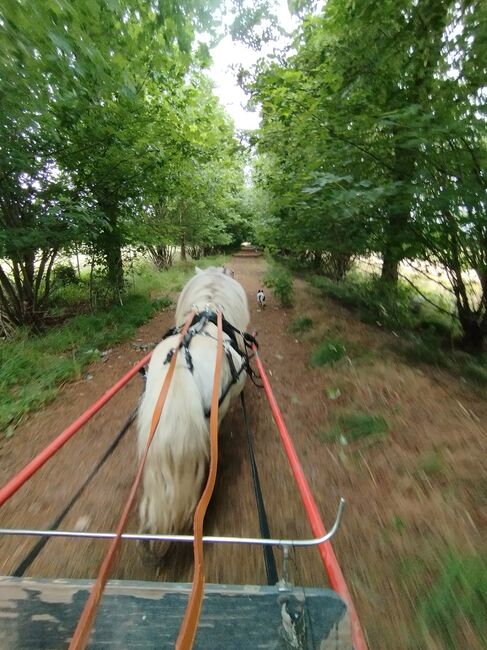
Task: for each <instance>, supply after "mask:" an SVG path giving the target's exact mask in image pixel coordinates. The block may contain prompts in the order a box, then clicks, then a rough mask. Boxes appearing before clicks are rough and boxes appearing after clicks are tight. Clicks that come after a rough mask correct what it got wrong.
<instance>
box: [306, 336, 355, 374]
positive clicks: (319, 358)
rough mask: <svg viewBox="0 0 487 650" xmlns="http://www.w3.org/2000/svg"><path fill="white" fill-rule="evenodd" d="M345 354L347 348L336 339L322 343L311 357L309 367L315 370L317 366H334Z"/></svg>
mask: <svg viewBox="0 0 487 650" xmlns="http://www.w3.org/2000/svg"><path fill="white" fill-rule="evenodd" d="M346 354H347V348H346V347H345V344H344V342H343V341H341V340H338V339H329V340H327V341H322V343H320V344H319V345H318V347H317V348H316V349H315V350H314V351H313V353H312V355H311V359H310V366H311V367H312V368H317V367H319V366H326V365H335V364H336V363H338V362H339V361H341V360H342V359H343V358H344V357H345V356H346Z"/></svg>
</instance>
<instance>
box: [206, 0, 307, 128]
mask: <svg viewBox="0 0 487 650" xmlns="http://www.w3.org/2000/svg"><path fill="white" fill-rule="evenodd" d="M276 4H277V15H278V19H279V23H280V25H281V26H282V27H283V28H284V29H286V30H287V31H288V32H291V31H292V30H293V29H295V28H296V27H297V25H298V24H299V20H298V19H297V18H296V17H294V16H291V14H290V13H289V10H288V7H287V0H278V2H277V3H276ZM288 42H289V39H288V38H285V37H281V38H279V39H278V40H276V41H272V42H270V43H267V44H266V45H264V46H263V48H262V49H261V50H260V51H257V52H256V51H255V50H252V49H251V48H249V47H247V46H246V45H244V44H243V43H237V42H234V41H232V38H231V36H226V37H225V38H224V39H223V40H221V41H220V43H218V45H217V46H216V47H215V48H213V49H212V50H211V56H212V58H213V65H212V66H211V68H210V69H209V70H208V74H209V76H210V77H211V79H213V81H214V83H215V93H216V95H217V96H218V97H219V98H220V101H221V103H222V104H223V106H224V107H225V109H226V110H227V112H228V113H229V114H230V116H231V117H232V118H233V121H234V122H235V127H236V128H237V129H238V130H242V129H257V128H258V127H259V123H260V115H259V113H258V112H257V111H247V110H246V108H245V106H246V104H247V100H248V98H247V96H246V95H245V93H244V92H243V90H242V89H241V88H240V87H239V86H238V84H237V81H236V74H237V69H238V67H240V66H243V67H244V68H246V69H249V68H251V67H252V66H253V65H255V63H257V61H258V60H259V59H260V58H262V57H264V56H266V55H268V54H270V53H272V51H273V50H274V49H281V48H282V47H284V46H285V45H286V44H287V43H288ZM232 66H233V68H234V69H232Z"/></svg>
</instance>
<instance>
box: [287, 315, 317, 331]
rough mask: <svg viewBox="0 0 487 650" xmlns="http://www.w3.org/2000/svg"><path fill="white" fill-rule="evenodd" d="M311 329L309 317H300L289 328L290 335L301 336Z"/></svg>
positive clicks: (311, 324)
mask: <svg viewBox="0 0 487 650" xmlns="http://www.w3.org/2000/svg"><path fill="white" fill-rule="evenodd" d="M312 327H313V321H312V319H311V318H310V317H309V316H302V317H301V318H296V319H295V320H293V322H292V323H291V325H290V326H289V331H290V332H291V334H302V333H303V332H308V331H309V330H310V329H311V328H312Z"/></svg>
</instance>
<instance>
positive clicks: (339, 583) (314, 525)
mask: <svg viewBox="0 0 487 650" xmlns="http://www.w3.org/2000/svg"><path fill="white" fill-rule="evenodd" d="M253 351H254V354H255V357H254V358H255V362H256V364H257V368H258V370H259V375H260V379H261V380H262V383H263V385H264V390H265V393H266V395H267V399H268V401H269V405H270V407H271V410H272V415H273V417H274V421H275V423H276V425H277V428H278V430H279V435H280V436H281V441H282V444H283V447H284V450H285V452H286V456H287V458H288V461H289V464H290V466H291V470H292V472H293V474H294V479H295V481H296V485H297V486H298V490H299V493H300V495H301V499H302V501H303V505H304V507H305V510H306V515H307V517H308V521H309V523H310V525H311V530H312V531H313V535H314V536H315V537H323V535H325V534H326V529H325V526H324V524H323V522H322V520H321V516H320V513H319V510H318V506H317V505H316V501H315V500H314V497H313V493H312V492H311V489H310V487H309V483H308V480H307V478H306V476H305V474H304V472H303V468H302V466H301V461H300V460H299V457H298V455H297V453H296V449H295V448H294V444H293V442H292V440H291V437H290V435H289V432H288V430H287V427H286V423H285V422H284V418H283V417H282V413H281V410H280V408H279V405H278V404H277V401H276V398H275V397H274V393H273V392H272V388H271V385H270V383H269V380H268V378H267V375H266V372H265V370H264V366H263V365H262V362H261V360H260V358H259V355H258V353H257V348H256V347H255V345H254V346H253ZM318 551H319V553H320V555H321V559H322V562H323V566H324V567H325V571H326V573H327V574H328V578H329V580H330V585H331V587H332V589H334V590H335V591H336V592H337V593H338V594H340V596H341V597H342V598H343V600H344V601H345V602H346V604H347V606H348V611H349V614H350V624H351V628H352V642H353V647H354V650H367V643H366V641H365V636H364V633H363V630H362V627H361V625H360V621H359V618H358V615H357V611H356V609H355V607H354V604H353V601H352V597H351V596H350V592H349V590H348V587H347V583H346V582H345V578H344V577H343V573H342V570H341V569H340V566H339V564H338V561H337V559H336V555H335V552H334V551H333V547H332V545H331V543H330V542H323V543H322V544H320V545H319V546H318Z"/></svg>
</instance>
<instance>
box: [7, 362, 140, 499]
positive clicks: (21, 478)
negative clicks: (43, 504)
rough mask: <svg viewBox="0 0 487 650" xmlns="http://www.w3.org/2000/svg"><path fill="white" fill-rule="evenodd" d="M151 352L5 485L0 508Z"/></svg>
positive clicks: (136, 370)
mask: <svg viewBox="0 0 487 650" xmlns="http://www.w3.org/2000/svg"><path fill="white" fill-rule="evenodd" d="M151 356H152V352H151V353H150V354H148V355H147V356H145V357H144V358H143V359H142V360H141V361H139V362H138V363H137V364H136V365H135V366H134V367H133V368H132V369H131V370H130V371H129V372H128V373H127V374H126V375H124V376H123V377H122V378H121V379H119V380H118V381H117V383H116V384H114V385H113V386H112V387H111V388H109V389H108V390H107V391H106V392H105V393H104V394H103V395H102V396H101V397H100V399H99V400H97V401H96V402H95V403H94V404H92V405H91V406H90V407H89V408H88V409H87V410H86V411H85V412H84V413H83V415H81V416H80V417H79V418H78V419H77V420H75V421H74V422H73V424H71V425H70V426H69V427H68V428H67V429H65V430H64V431H63V432H62V433H61V434H59V436H58V437H57V438H55V439H54V440H53V441H52V442H51V443H50V444H49V445H48V446H47V447H45V448H44V449H43V450H42V451H41V453H40V454H38V455H37V456H36V457H35V458H33V459H32V460H31V461H30V463H28V464H27V465H26V466H25V467H24V468H23V469H21V470H20V472H18V474H16V475H15V476H14V477H13V478H11V479H10V481H8V483H6V484H5V485H4V486H3V488H2V489H1V490H0V507H1V506H3V504H4V503H5V501H7V500H8V499H10V497H11V496H12V495H13V494H15V493H16V492H17V490H18V489H19V488H21V487H22V485H23V484H24V483H25V482H26V481H27V480H28V479H30V477H31V476H32V475H33V474H34V473H35V472H37V470H38V469H40V468H41V467H42V466H43V465H44V463H46V462H47V461H48V460H49V459H50V458H52V456H54V454H55V453H56V452H57V451H58V450H59V449H61V447H62V446H63V445H64V444H65V443H66V442H67V441H68V440H69V439H70V438H71V437H72V436H74V434H75V433H76V432H77V431H79V430H80V429H81V427H82V426H83V425H84V424H86V422H88V420H89V419H90V418H91V417H93V415H95V413H97V412H98V411H99V410H100V409H101V408H102V406H104V405H105V404H106V403H107V402H108V401H109V400H110V399H111V398H112V397H113V396H114V395H115V393H118V391H119V390H120V389H121V388H123V387H124V386H125V384H127V383H128V382H129V381H130V380H131V379H132V377H133V376H134V375H136V374H137V373H138V372H139V370H140V369H141V368H142V367H143V366H145V364H146V363H148V362H149V360H150V358H151Z"/></svg>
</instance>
